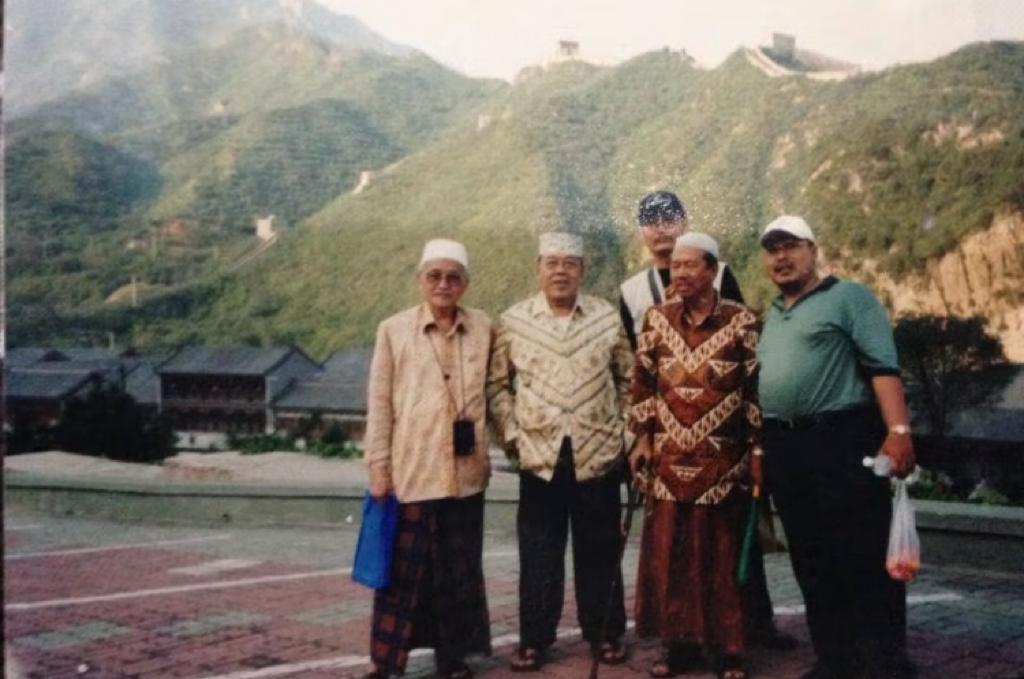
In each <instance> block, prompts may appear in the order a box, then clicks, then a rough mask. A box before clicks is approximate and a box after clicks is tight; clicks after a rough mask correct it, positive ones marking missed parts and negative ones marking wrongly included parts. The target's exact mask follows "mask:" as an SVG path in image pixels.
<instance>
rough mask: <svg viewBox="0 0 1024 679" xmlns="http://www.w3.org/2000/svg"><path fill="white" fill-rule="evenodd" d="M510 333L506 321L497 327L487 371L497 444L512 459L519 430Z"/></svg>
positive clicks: (515, 453) (488, 397) (500, 321)
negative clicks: (501, 445) (498, 442)
mask: <svg viewBox="0 0 1024 679" xmlns="http://www.w3.org/2000/svg"><path fill="white" fill-rule="evenodd" d="M511 341H512V336H511V333H510V332H509V330H508V326H507V325H506V324H505V322H504V321H502V320H499V321H498V322H497V323H496V332H495V339H494V344H493V346H492V347H491V359H490V366H489V367H488V370H487V389H486V391H487V405H488V410H489V411H490V413H491V418H492V419H493V421H494V426H495V429H496V430H497V433H498V440H499V441H500V442H501V443H502V444H503V447H504V449H505V453H506V454H507V455H508V456H509V457H510V458H512V459H515V458H516V457H517V456H518V455H517V451H516V447H515V441H516V437H517V436H518V435H519V428H518V426H517V425H516V419H515V392H514V391H513V389H512V382H513V379H514V376H515V366H513V365H512V361H511V358H510V355H509V354H510V351H509V347H510V344H511Z"/></svg>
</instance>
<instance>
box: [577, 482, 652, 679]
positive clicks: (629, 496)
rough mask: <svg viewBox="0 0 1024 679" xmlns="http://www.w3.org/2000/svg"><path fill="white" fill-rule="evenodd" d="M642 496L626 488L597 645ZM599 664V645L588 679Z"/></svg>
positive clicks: (604, 629) (594, 678)
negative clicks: (624, 509) (606, 600)
mask: <svg viewBox="0 0 1024 679" xmlns="http://www.w3.org/2000/svg"><path fill="white" fill-rule="evenodd" d="M641 498H642V495H641V493H640V491H639V490H638V489H636V488H635V487H634V484H633V483H629V484H628V485H627V486H626V518H625V519H623V521H622V528H621V535H620V540H619V558H618V559H616V561H615V565H616V569H615V570H614V571H612V582H611V585H610V586H609V587H608V603H607V604H606V605H605V607H604V618H603V619H602V620H601V636H600V640H599V641H598V644H600V643H601V642H602V641H603V640H604V638H605V635H606V634H607V633H608V619H609V618H610V617H612V606H614V605H615V584H616V580H617V578H616V575H617V571H618V570H619V569H620V568H622V557H623V555H624V554H625V553H626V543H627V542H628V541H629V529H630V528H631V527H632V526H633V510H634V509H636V506H637V505H638V504H639V503H640V499H641ZM600 662H601V651H600V645H599V646H598V652H597V653H595V654H594V660H593V662H592V663H591V664H590V677H589V679H597V670H598V665H599V664H600Z"/></svg>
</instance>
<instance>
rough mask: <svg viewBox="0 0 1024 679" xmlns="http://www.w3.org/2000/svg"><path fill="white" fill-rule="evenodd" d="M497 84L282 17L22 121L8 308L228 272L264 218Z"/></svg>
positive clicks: (14, 138) (13, 187)
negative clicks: (330, 41)
mask: <svg viewBox="0 0 1024 679" xmlns="http://www.w3.org/2000/svg"><path fill="white" fill-rule="evenodd" d="M499 87H500V85H499V84H497V83H495V82H490V81H474V80H470V79H467V78H465V77H463V76H460V75H458V74H456V73H454V72H453V71H451V70H449V69H446V68H444V67H442V66H440V65H439V64H437V63H436V62H433V61H431V60H430V59H429V58H427V57H425V56H423V55H421V54H412V55H410V56H404V57H393V56H387V55H382V54H376V53H370V52H358V51H351V50H338V49H335V48H332V47H330V46H329V45H326V44H325V43H323V42H322V41H320V40H318V39H316V38H313V37H311V36H309V35H306V34H304V33H301V32H299V31H298V30H296V29H293V28H291V27H289V26H286V25H280V24H275V25H269V26H263V27H260V28H255V29H251V30H249V31H246V32H243V33H242V34H240V35H238V36H236V37H235V39H233V40H232V41H230V42H228V43H227V44H226V45H224V46H222V47H220V48H217V49H214V50H208V51H204V52H201V53H198V54H194V55H189V56H187V57H184V58H183V59H181V60H180V61H177V62H173V63H171V64H167V65H164V66H161V67H154V68H152V69H150V70H148V71H146V72H144V73H142V74H140V75H137V76H133V77H130V78H123V79H120V80H115V81H111V82H108V83H104V84H101V85H98V86H96V87H95V88H93V89H91V90H90V91H89V92H87V93H81V94H77V95H74V96H72V97H68V98H65V99H62V100H60V101H58V102H55V103H54V104H52V105H48V106H45V107H43V108H41V109H39V111H38V112H37V114H35V115H33V116H30V117H27V118H19V119H16V120H14V121H13V122H12V123H10V124H9V126H8V129H9V131H10V137H9V142H8V144H9V151H8V158H7V177H8V190H7V205H8V221H7V224H8V243H9V247H8V258H9V259H8V271H9V274H10V277H11V281H10V287H9V290H10V296H11V308H12V310H13V311H12V313H13V319H12V322H13V323H15V325H17V322H18V319H20V318H22V317H27V318H42V319H45V320H47V321H48V320H49V319H52V318H55V317H56V316H55V314H60V313H64V312H67V311H69V310H76V311H78V310H81V309H83V308H92V307H95V306H101V305H102V304H103V303H104V300H106V299H108V298H109V297H110V296H111V295H112V294H115V293H117V292H118V291H119V290H120V289H122V288H123V286H125V285H127V284H129V283H130V282H131V281H132V280H133V279H134V280H136V281H139V282H141V283H142V284H143V287H144V289H145V292H146V294H155V293H157V292H159V291H161V290H166V289H168V288H174V287H175V286H179V285H182V284H185V283H186V282H189V281H194V280H195V279H196V278H197V277H201V276H203V275H210V274H213V273H216V272H220V271H226V270H231V269H232V268H234V267H236V266H238V264H239V262H241V261H245V260H246V258H248V257H250V256H252V255H253V254H254V251H255V250H256V247H255V245H254V244H253V243H251V241H252V240H253V239H252V233H253V224H254V219H255V218H256V217H259V216H267V215H274V216H275V218H276V224H277V225H278V226H279V227H280V226H284V227H288V226H294V225H295V224H297V223H298V222H299V221H300V220H302V219H304V218H305V217H308V216H309V215H311V214H313V213H315V212H316V211H317V210H319V209H320V208H321V207H323V206H324V205H325V204H326V203H327V202H328V201H330V200H331V199H333V198H334V197H335V196H337V195H339V194H341V193H346V192H349V191H351V190H352V189H353V188H354V187H355V186H356V184H357V183H358V180H359V176H360V172H362V171H364V170H375V169H380V168H383V167H386V166H387V165H389V164H391V163H394V162H395V161H397V160H399V159H401V158H402V157H403V156H405V155H406V154H408V153H409V152H411V151H413V150H415V149H417V148H420V147H422V146H424V145H425V144H428V143H431V142H432V141H434V140H436V139H438V138H439V137H441V136H443V135H444V134H445V130H447V129H448V128H450V127H451V126H453V125H457V124H461V123H463V122H464V121H466V120H472V119H473V115H472V112H473V111H474V109H475V108H477V107H479V106H480V105H481V103H482V102H484V101H485V100H486V98H487V97H488V96H489V95H490V94H491V93H492V92H494V91H495V90H496V89H497V88H499ZM175 92H177V93H191V94H192V95H194V97H193V96H172V93H175ZM209 102H215V103H216V104H217V105H216V106H213V107H212V108H211V106H210V105H208V103H209ZM115 296H116V294H115ZM83 305H84V306H83ZM28 325H29V326H32V327H35V326H34V325H33V322H28Z"/></svg>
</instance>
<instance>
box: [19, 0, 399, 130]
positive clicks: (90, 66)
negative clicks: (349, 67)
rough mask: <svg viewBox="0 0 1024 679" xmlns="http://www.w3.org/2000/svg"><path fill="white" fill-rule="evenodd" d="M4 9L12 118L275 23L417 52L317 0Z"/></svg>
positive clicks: (42, 4) (121, 0)
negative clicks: (246, 30)
mask: <svg viewBox="0 0 1024 679" xmlns="http://www.w3.org/2000/svg"><path fill="white" fill-rule="evenodd" d="M4 10H5V17H4V18H5V26H4V28H5V37H6V40H5V58H6V64H5V66H6V69H5V70H6V72H5V89H6V92H5V94H6V98H5V101H4V105H5V111H6V113H7V114H8V115H11V114H14V115H24V114H26V113H28V112H30V111H32V110H33V109H35V108H37V107H38V106H39V105H41V104H43V103H46V102H48V101H53V100H55V99H59V98H60V97H62V96H66V95H68V94H70V93H72V92H76V91H81V90H83V89H88V88H90V87H92V86H95V85H96V84H97V83H101V82H103V81H106V80H110V79H112V78H118V77H123V76H126V75H129V74H130V73H133V72H137V71H139V70H140V69H144V68H146V67H149V66H153V65H156V64H158V63H161V62H167V61H171V60H174V59H176V58H179V57H181V56H182V55H185V54H189V53H192V52H195V51H197V50H201V49H208V48H212V47H217V46H219V45H221V44H222V43H224V42H226V41H228V40H229V39H230V38H231V36H233V35H234V34H236V33H237V32H239V31H241V30H243V29H246V28H252V27H254V26H261V25H265V24H270V23H284V24H287V25H289V26H291V27H293V28H295V29H297V30H300V31H302V32H304V33H307V34H309V35H312V36H314V37H316V38H317V39H319V40H321V41H323V42H325V43H327V44H330V45H332V46H334V47H341V48H347V49H356V50H364V51H372V52H378V53H381V54H387V55H391V56H407V55H409V54H411V53H412V51H413V50H411V49H409V48H407V47H404V46H402V45H396V44H394V43H392V42H390V41H388V40H387V39H385V38H383V37H381V36H379V35H377V34H375V33H373V32H372V31H370V30H369V29H368V28H366V26H364V25H363V24H362V23H361V22H360V21H359V20H358V19H356V18H355V17H351V16H345V15H340V14H337V13H335V12H332V11H330V10H329V9H327V8H326V7H324V6H322V5H320V4H319V3H317V2H315V1H314V0H173V2H168V1H167V0H9V1H8V2H6V3H4Z"/></svg>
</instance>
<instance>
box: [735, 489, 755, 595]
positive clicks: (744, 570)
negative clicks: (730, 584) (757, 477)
mask: <svg viewBox="0 0 1024 679" xmlns="http://www.w3.org/2000/svg"><path fill="white" fill-rule="evenodd" d="M760 498H761V486H759V485H758V484H756V483H755V484H754V492H752V493H751V494H750V514H749V515H748V516H747V527H746V528H745V529H744V531H743V546H742V547H741V548H740V563H739V566H738V568H737V569H736V579H737V580H739V581H740V584H741V585H742V584H745V583H746V582H747V576H748V575H749V574H750V547H751V545H753V544H754V540H755V538H756V537H757V502H758V500H759V499H760Z"/></svg>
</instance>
